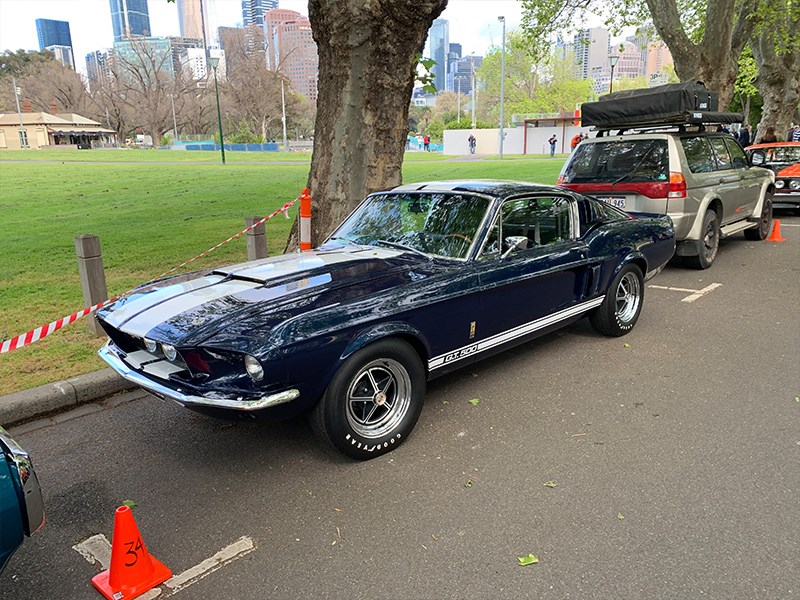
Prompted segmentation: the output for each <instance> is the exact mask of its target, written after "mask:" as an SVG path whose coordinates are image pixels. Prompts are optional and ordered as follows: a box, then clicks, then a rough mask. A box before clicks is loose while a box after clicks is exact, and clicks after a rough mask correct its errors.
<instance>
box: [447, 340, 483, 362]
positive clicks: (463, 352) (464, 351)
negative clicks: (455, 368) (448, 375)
mask: <svg viewBox="0 0 800 600" xmlns="http://www.w3.org/2000/svg"><path fill="white" fill-rule="evenodd" d="M477 351H478V344H472V346H467V347H466V348H461V349H460V350H456V351H455V352H451V353H450V354H446V355H445V357H444V362H445V363H449V362H453V361H454V360H458V359H460V358H464V357H465V356H469V355H470V354H474V353H475V352H477Z"/></svg>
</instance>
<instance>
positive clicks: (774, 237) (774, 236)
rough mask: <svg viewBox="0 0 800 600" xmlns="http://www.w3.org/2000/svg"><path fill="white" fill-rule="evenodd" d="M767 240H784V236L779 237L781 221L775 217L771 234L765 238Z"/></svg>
mask: <svg viewBox="0 0 800 600" xmlns="http://www.w3.org/2000/svg"><path fill="white" fill-rule="evenodd" d="M767 241H768V242H785V241H786V238H784V237H781V222H780V220H778V219H775V225H773V227H772V235H770V236H769V237H768V238H767Z"/></svg>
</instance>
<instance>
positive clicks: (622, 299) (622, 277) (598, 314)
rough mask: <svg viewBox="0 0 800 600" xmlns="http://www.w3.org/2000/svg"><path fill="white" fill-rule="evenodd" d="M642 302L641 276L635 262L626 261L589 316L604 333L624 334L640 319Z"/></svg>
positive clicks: (595, 326)
mask: <svg viewBox="0 0 800 600" xmlns="http://www.w3.org/2000/svg"><path fill="white" fill-rule="evenodd" d="M643 303H644V277H642V271H641V269H640V268H639V267H637V266H636V265H634V264H627V265H625V266H624V267H622V269H621V270H620V272H619V273H617V276H616V277H614V281H612V282H611V285H610V286H609V287H608V291H607V292H606V297H605V298H604V299H603V303H602V304H601V305H600V306H599V307H598V308H597V310H595V311H594V312H593V313H592V314H590V315H589V321H590V322H591V323H592V327H594V328H595V329H596V330H597V331H599V332H600V333H602V334H603V335H609V336H612V337H619V336H621V335H625V334H626V333H628V332H629V331H630V330H631V329H633V326H634V325H636V321H637V320H638V319H639V315H640V314H641V312H642V304H643Z"/></svg>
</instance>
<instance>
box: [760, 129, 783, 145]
mask: <svg viewBox="0 0 800 600" xmlns="http://www.w3.org/2000/svg"><path fill="white" fill-rule="evenodd" d="M777 141H778V138H777V137H775V128H774V127H767V131H766V133H765V134H764V136H763V137H762V138H761V139H760V140H759V141H758V143H759V144H774V143H775V142H777Z"/></svg>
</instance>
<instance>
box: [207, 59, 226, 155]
mask: <svg viewBox="0 0 800 600" xmlns="http://www.w3.org/2000/svg"><path fill="white" fill-rule="evenodd" d="M208 63H209V64H210V65H211V68H212V69H214V93H215V95H216V96H217V122H218V123H219V149H220V151H221V152H222V164H223V165H224V164H225V140H224V139H223V137H222V113H221V112H220V110H219V85H218V84H217V67H218V66H219V56H209V57H208Z"/></svg>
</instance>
